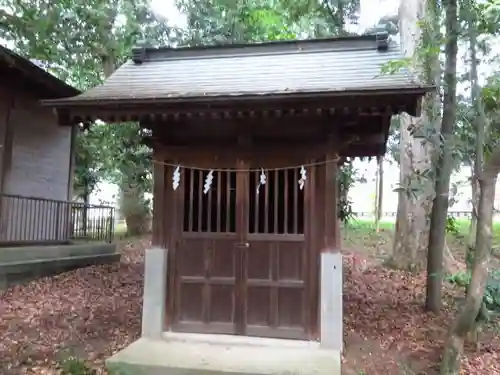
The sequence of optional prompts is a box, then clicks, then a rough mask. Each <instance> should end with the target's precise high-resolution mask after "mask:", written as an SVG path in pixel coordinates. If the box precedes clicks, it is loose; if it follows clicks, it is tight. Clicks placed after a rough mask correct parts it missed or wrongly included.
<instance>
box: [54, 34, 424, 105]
mask: <svg viewBox="0 0 500 375" xmlns="http://www.w3.org/2000/svg"><path fill="white" fill-rule="evenodd" d="M402 58H403V53H402V51H401V48H400V46H399V45H398V44H397V43H396V42H395V41H393V40H391V38H390V37H389V36H388V35H387V34H384V33H381V34H376V35H363V36H354V37H341V38H330V39H315V40H295V41H278V42H269V43H260V44H250V45H249V44H247V45H222V46H209V47H181V48H168V47H160V48H145V47H140V48H134V49H133V51H132V56H131V59H130V60H129V61H127V62H126V63H125V64H123V65H122V66H121V67H120V68H119V69H117V70H116V72H115V73H113V74H112V75H111V76H110V77H109V78H108V79H107V80H106V81H105V82H104V83H103V84H102V85H100V86H96V87H94V88H92V89H90V90H88V91H86V92H84V93H82V94H80V95H77V96H73V97H70V98H65V99H56V100H50V101H46V102H47V104H49V105H54V106H56V107H66V106H74V105H76V106H79V105H85V106H86V105H92V104H99V105H102V104H105V103H106V102H109V103H115V104H118V103H124V104H125V103H130V104H131V103H147V102H150V103H159V102H176V101H183V102H184V101H192V100H203V101H207V100H215V99H224V98H229V99H231V100H233V99H236V100H237V99H246V98H260V99H263V98H266V97H280V96H281V97H283V96H285V97H290V96H297V95H300V96H302V95H307V96H314V95H318V94H328V95H345V94H346V93H356V92H365V93H366V92H378V91H385V92H386V91H391V92H394V91H397V90H401V91H405V92H412V93H422V94H423V93H425V92H426V91H429V87H428V86H426V85H423V84H422V83H420V82H419V81H418V79H417V77H416V76H415V75H414V74H412V73H410V72H409V71H408V70H407V69H405V68H402V69H399V71H397V72H395V73H392V74H383V73H382V67H383V66H385V65H386V64H388V63H389V62H391V61H395V60H401V59H402Z"/></svg>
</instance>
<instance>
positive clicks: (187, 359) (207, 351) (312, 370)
mask: <svg viewBox="0 0 500 375" xmlns="http://www.w3.org/2000/svg"><path fill="white" fill-rule="evenodd" d="M106 367H107V368H108V370H109V371H110V374H112V375H188V374H189V375H198V374H199V375H212V374H213V375H216V374H231V375H242V374H244V375H267V374H269V375H271V374H273V375H274V374H282V375H285V374H286V375H316V374H317V375H323V374H324V375H340V352H338V351H335V350H330V349H321V348H320V347H319V343H318V342H311V341H298V340H281V339H263V338H254V337H242V336H225V335H198V334H177V333H166V334H164V336H163V339H156V340H155V339H149V338H141V339H139V340H137V341H136V342H134V343H133V344H131V345H130V346H128V347H127V348H125V349H124V350H122V351H120V352H118V353H117V354H115V355H114V356H113V357H111V358H109V359H108V360H107V361H106Z"/></svg>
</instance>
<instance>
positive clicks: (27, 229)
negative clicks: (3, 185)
mask: <svg viewBox="0 0 500 375" xmlns="http://www.w3.org/2000/svg"><path fill="white" fill-rule="evenodd" d="M113 234H114V208H113V207H110V206H97V205H85V204H83V203H79V202H68V201H58V200H53V199H44V198H35V197H24V196H20V195H11V194H0V244H2V245H6V244H17V243H19V244H26V243H54V244H55V243H66V242H69V241H71V240H85V241H100V242H112V240H113Z"/></svg>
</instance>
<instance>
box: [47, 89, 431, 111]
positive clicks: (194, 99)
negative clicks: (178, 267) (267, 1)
mask: <svg viewBox="0 0 500 375" xmlns="http://www.w3.org/2000/svg"><path fill="white" fill-rule="evenodd" d="M434 90H436V87H435V86H432V85H419V86H400V87H395V86H393V87H390V88H380V87H377V88H368V89H353V90H343V91H326V92H325V91H316V92H281V93H266V94H250V95H248V94H242V95H219V96H216V95H207V96H184V97H171V98H97V99H85V98H83V99H79V98H78V97H75V96H73V97H70V98H63V99H47V100H42V101H41V103H42V105H43V106H47V107H53V108H88V107H96V106H98V107H99V108H103V107H114V106H116V105H120V106H138V105H140V106H144V105H161V104H175V103H193V104H196V103H207V102H228V101H230V102H233V103H234V102H239V101H253V100H254V101H260V100H262V99H273V100H280V99H301V98H304V99H306V98H307V99H311V98H318V99H320V98H333V97H340V96H366V95H394V94H400V95H415V96H423V95H425V94H427V93H428V92H432V91H434Z"/></svg>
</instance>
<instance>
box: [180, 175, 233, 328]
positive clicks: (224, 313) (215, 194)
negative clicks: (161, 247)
mask: <svg viewBox="0 0 500 375" xmlns="http://www.w3.org/2000/svg"><path fill="white" fill-rule="evenodd" d="M207 174H208V172H202V171H196V170H189V169H186V170H184V171H183V176H182V178H183V183H184V185H183V187H184V189H183V190H184V219H183V232H182V239H181V241H180V244H179V247H178V249H177V251H176V268H177V288H176V296H175V298H176V302H177V303H176V306H177V309H176V313H175V316H176V319H174V323H173V324H172V329H174V330H177V331H189V332H200V333H228V334H230V333H235V332H236V331H235V317H236V315H237V313H236V301H235V290H236V285H237V264H239V261H238V259H237V256H238V253H237V252H236V251H235V246H236V244H237V243H238V240H239V236H238V235H237V233H236V225H235V218H236V174H235V173H234V172H214V173H213V180H212V184H211V187H210V189H209V190H208V191H207V192H206V193H205V192H204V191H203V188H204V185H205V182H206V177H207Z"/></svg>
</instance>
